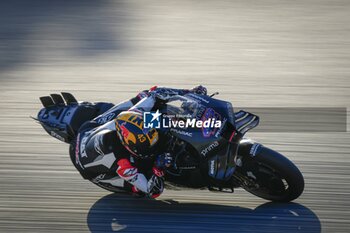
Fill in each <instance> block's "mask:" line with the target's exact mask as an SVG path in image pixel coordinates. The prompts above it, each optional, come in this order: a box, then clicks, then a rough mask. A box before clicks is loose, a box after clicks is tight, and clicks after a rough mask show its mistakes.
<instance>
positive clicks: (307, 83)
mask: <svg viewBox="0 0 350 233" xmlns="http://www.w3.org/2000/svg"><path fill="white" fill-rule="evenodd" d="M349 11H350V2H349V1H347V0H334V1H325V0H319V1H313V0H304V1H301V0H300V1H299V0H297V1H283V0H282V1H277V0H276V1H275V0H262V1H243V0H238V1H223V0H218V1H182V0H176V1H175V0H174V1H154V0H149V1H133V0H131V1H92V0H91V1H90V0H84V1H83V0H72V1H56V0H53V1H43V0H42V1H40V0H34V1H24V0H23V1H20V0H11V1H10V0H8V1H1V3H0V99H1V101H0V109H1V110H0V158H1V160H0V187H1V188H0V232H24V231H25V232H62V230H65V232H88V231H92V232H98V231H100V232H108V231H111V230H113V231H122V232H127V231H133V232H140V230H141V229H143V230H145V231H146V230H149V231H152V232H155V231H158V232H186V231H187V232H203V231H211V232H214V231H216V230H226V231H229V232H231V231H235V229H236V231H237V232H256V231H257V230H259V231H262V232H296V231H297V230H295V228H293V227H298V228H297V229H298V231H301V232H303V231H304V232H321V231H322V232H348V229H349V228H350V224H349V222H350V212H349V211H348V209H349V207H350V204H349V203H350V185H349V175H350V171H349V165H350V158H349V149H350V135H349V133H348V132H327V130H325V131H322V130H320V131H319V132H279V131H278V130H275V132H259V131H256V132H252V133H249V134H248V136H250V137H252V138H255V139H257V140H258V141H261V142H262V143H264V144H266V145H267V146H269V147H272V148H273V149H276V150H277V151H280V152H281V153H282V154H285V155H286V156H287V157H289V158H290V159H291V160H292V161H293V162H295V163H296V165H297V166H298V167H300V169H301V171H302V172H303V174H304V176H305V181H306V189H305V192H304V194H303V195H302V196H301V197H300V198H299V199H297V200H296V203H298V204H290V205H278V204H277V205H276V204H273V205H271V204H266V205H264V203H265V201H264V200H262V199H258V198H255V197H253V196H252V195H250V194H248V193H246V192H244V191H242V190H237V191H236V192H235V193H234V194H218V193H210V192H208V191H198V192H192V191H185V192H177V191H166V192H165V194H164V195H163V196H162V197H161V198H160V200H161V201H159V202H155V201H145V202H144V201H143V200H141V199H136V200H135V201H134V200H133V199H130V198H128V197H116V196H109V195H108V194H109V193H108V192H106V191H103V190H101V189H99V188H98V187H95V186H94V185H92V184H90V183H88V182H86V181H83V180H82V179H81V178H80V176H79V174H78V172H76V171H75V169H74V167H73V166H72V165H71V164H70V163H71V162H70V160H69V158H68V148H67V146H66V145H64V144H62V143H60V142H59V141H57V140H55V139H53V138H50V137H48V136H47V135H46V134H45V133H44V132H43V130H42V129H41V128H40V126H39V125H37V124H35V123H34V121H32V120H31V119H29V117H28V116H29V115H34V114H36V112H37V110H38V109H39V108H40V107H41V106H40V103H39V100H38V97H39V96H43V95H47V94H48V93H53V92H59V91H70V92H72V93H73V94H74V95H76V96H77V98H79V99H81V100H89V101H97V100H98V101H114V102H118V101H120V100H123V99H125V98H128V97H130V96H132V95H135V93H137V91H138V90H143V89H146V88H149V87H151V86H153V85H159V86H161V85H165V86H176V87H184V88H189V87H191V86H194V85H197V84H203V85H205V86H207V87H208V90H209V91H210V92H215V91H219V92H220V95H219V96H218V97H219V98H220V97H221V98H223V99H229V100H231V101H232V102H233V104H234V106H242V107H252V108H256V107H281V108H289V107H300V108H304V107H307V108H309V107H312V108H344V107H345V108H348V107H349V93H350V91H349V89H350V79H349V77H350V65H349V61H350V44H349V38H350V24H349V23H348V22H349ZM265 114H267V113H265ZM347 126H348V127H347V128H348V129H349V125H347ZM107 195H108V196H107ZM162 213H163V214H162ZM152 216H153V217H154V218H157V219H154V218H152ZM134 219H135V220H136V219H137V221H133V220H134Z"/></svg>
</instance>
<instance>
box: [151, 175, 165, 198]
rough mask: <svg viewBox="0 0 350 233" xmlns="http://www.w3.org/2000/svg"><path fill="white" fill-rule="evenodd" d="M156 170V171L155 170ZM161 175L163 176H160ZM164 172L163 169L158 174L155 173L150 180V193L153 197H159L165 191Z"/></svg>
mask: <svg viewBox="0 0 350 233" xmlns="http://www.w3.org/2000/svg"><path fill="white" fill-rule="evenodd" d="M153 172H154V171H153ZM158 175H161V176H158ZM163 176H164V173H163V171H161V172H159V173H158V171H157V174H153V175H152V177H151V178H150V179H149V181H148V190H149V191H148V195H149V197H151V198H157V197H159V196H160V195H161V194H162V193H163V191H164V178H163Z"/></svg>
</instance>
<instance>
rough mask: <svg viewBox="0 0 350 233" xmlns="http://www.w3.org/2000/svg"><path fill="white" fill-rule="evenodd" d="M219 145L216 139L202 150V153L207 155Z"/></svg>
mask: <svg viewBox="0 0 350 233" xmlns="http://www.w3.org/2000/svg"><path fill="white" fill-rule="evenodd" d="M218 146H219V143H218V142H217V141H215V142H214V143H212V144H210V145H209V146H208V147H206V148H205V149H204V150H202V151H201V154H202V155H204V156H206V155H207V154H208V153H209V152H210V151H212V150H213V149H215V148H216V147H218Z"/></svg>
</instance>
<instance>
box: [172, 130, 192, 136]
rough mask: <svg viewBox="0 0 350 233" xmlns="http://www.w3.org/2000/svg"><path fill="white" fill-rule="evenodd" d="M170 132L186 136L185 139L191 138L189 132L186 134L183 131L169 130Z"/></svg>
mask: <svg viewBox="0 0 350 233" xmlns="http://www.w3.org/2000/svg"><path fill="white" fill-rule="evenodd" d="M170 131H171V132H174V133H177V134H180V135H183V136H187V137H192V133H191V132H187V131H184V130H178V129H170Z"/></svg>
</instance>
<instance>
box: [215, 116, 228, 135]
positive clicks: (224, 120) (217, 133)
mask: <svg viewBox="0 0 350 233" xmlns="http://www.w3.org/2000/svg"><path fill="white" fill-rule="evenodd" d="M226 121H227V119H226V118H224V119H223V120H222V124H221V127H220V129H218V131H217V132H216V133H215V137H216V138H218V137H219V136H220V135H221V133H222V131H223V129H224V126H225V124H226Z"/></svg>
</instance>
